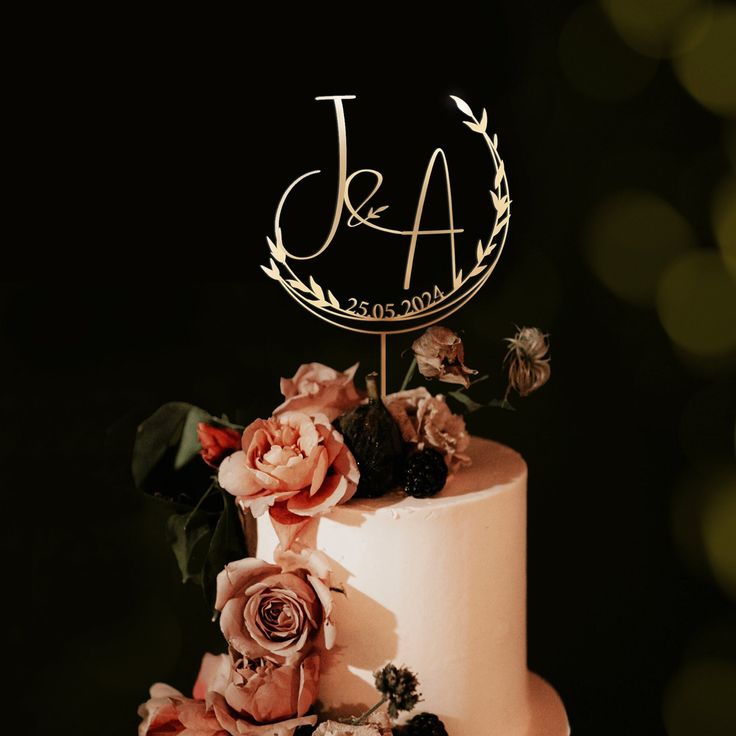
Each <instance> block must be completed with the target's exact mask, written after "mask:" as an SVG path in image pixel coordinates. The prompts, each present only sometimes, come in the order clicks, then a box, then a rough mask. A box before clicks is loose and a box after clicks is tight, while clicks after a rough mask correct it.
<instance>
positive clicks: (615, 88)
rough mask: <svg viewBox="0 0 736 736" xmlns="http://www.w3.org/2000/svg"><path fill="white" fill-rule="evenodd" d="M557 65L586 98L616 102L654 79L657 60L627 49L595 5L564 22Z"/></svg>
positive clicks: (583, 9) (575, 12)
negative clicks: (558, 63) (558, 64)
mask: <svg viewBox="0 0 736 736" xmlns="http://www.w3.org/2000/svg"><path fill="white" fill-rule="evenodd" d="M559 54H560V65H561V67H562V70H563V72H564V74H565V76H566V77H567V79H568V80H569V81H570V83H571V84H572V86H573V87H575V88H576V89H577V90H578V91H579V92H582V93H583V94H584V95H586V96H588V97H592V98H594V99H597V100H603V101H609V102H616V101H618V100H623V99H626V98H629V97H632V96H633V95H635V94H637V93H638V92H640V91H641V90H643V89H644V87H646V86H647V84H648V83H649V82H650V80H651V79H652V78H653V77H654V74H655V73H656V71H657V66H658V61H657V60H656V59H652V58H649V57H645V56H642V55H641V54H639V53H637V52H636V51H633V50H632V49H631V48H629V47H628V46H627V45H626V44H625V43H624V42H623V41H622V40H621V38H620V37H619V36H618V34H617V33H616V32H615V31H614V29H613V28H612V27H611V25H610V23H609V22H608V19H607V18H606V16H605V15H604V13H603V11H602V10H601V8H600V7H599V6H598V5H597V4H596V3H586V4H585V5H581V6H580V7H579V8H577V9H576V10H574V11H573V13H572V15H570V17H569V18H568V19H567V21H566V23H565V25H564V27H563V29H562V32H561V34H560V41H559Z"/></svg>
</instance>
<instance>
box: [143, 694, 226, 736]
mask: <svg viewBox="0 0 736 736" xmlns="http://www.w3.org/2000/svg"><path fill="white" fill-rule="evenodd" d="M138 715H139V716H140V717H141V718H142V719H143V720H142V721H141V723H140V725H139V726H138V736H164V735H166V736H179V735H180V734H181V736H227V733H228V732H227V731H225V730H224V729H223V728H222V726H221V725H220V722H219V721H218V720H217V718H216V716H215V714H214V713H213V712H212V711H208V710H207V706H206V704H205V702H204V700H192V699H191V698H186V697H184V696H183V695H182V694H181V693H180V692H179V691H178V690H174V688H173V687H169V686H168V685H164V684H162V683H160V682H159V683H156V684H155V685H154V686H153V687H152V688H151V697H150V699H149V700H147V701H146V702H145V703H143V705H141V706H140V708H138Z"/></svg>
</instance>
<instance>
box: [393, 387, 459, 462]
mask: <svg viewBox="0 0 736 736" xmlns="http://www.w3.org/2000/svg"><path fill="white" fill-rule="evenodd" d="M386 408H387V409H388V410H389V411H390V412H391V416H393V418H394V419H395V420H396V423H397V424H398V425H399V429H400V430H401V436H402V438H403V440H404V442H409V443H413V444H416V445H417V448H418V449H420V450H423V449H424V448H425V447H432V448H434V449H435V450H439V452H441V453H442V454H443V455H444V456H445V462H446V463H447V466H448V468H449V469H450V472H454V471H455V470H457V468H458V467H460V466H462V465H469V464H470V458H469V457H468V455H467V454H465V451H466V450H467V449H468V445H470V435H469V434H468V432H467V430H466V428H465V419H463V417H461V416H460V415H459V414H453V413H452V411H450V407H449V406H447V402H446V401H445V397H444V396H442V395H441V394H438V395H437V396H432V394H431V393H429V391H427V389H426V388H424V387H423V386H420V387H419V388H414V389H410V390H409V391H398V392H397V393H395V394H390V395H389V396H387V397H386Z"/></svg>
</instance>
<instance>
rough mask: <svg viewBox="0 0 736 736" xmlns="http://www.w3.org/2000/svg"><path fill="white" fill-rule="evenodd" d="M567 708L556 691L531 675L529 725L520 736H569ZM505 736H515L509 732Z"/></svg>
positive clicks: (536, 676) (537, 677)
mask: <svg viewBox="0 0 736 736" xmlns="http://www.w3.org/2000/svg"><path fill="white" fill-rule="evenodd" d="M569 734H570V724H569V723H568V720H567V714H566V713H565V706H564V705H563V704H562V700H561V699H560V696H559V695H558V694H557V693H556V692H555V689H554V688H553V687H552V686H551V685H550V684H549V683H548V682H545V681H544V680H543V679H542V678H541V677H539V675H535V674H534V673H533V672H530V673H529V723H528V724H527V725H526V728H525V730H522V731H520V732H519V736H569ZM504 736H514V734H513V733H511V732H509V733H508V734H504Z"/></svg>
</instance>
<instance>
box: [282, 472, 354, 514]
mask: <svg viewBox="0 0 736 736" xmlns="http://www.w3.org/2000/svg"><path fill="white" fill-rule="evenodd" d="M347 490H348V481H347V478H345V477H344V476H342V475H329V476H327V478H325V482H324V483H323V484H322V487H321V488H320V489H319V491H317V493H315V494H314V495H313V496H311V497H306V498H305V497H304V495H299V496H294V497H293V498H290V499H289V500H288V501H287V502H286V508H287V509H289V511H291V512H292V513H294V514H298V515H300V516H317V515H318V514H321V513H322V512H323V511H327V510H328V509H331V508H332V507H333V506H335V504H337V503H338V502H339V501H340V499H342V497H343V496H344V495H345V493H346V492H347Z"/></svg>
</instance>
